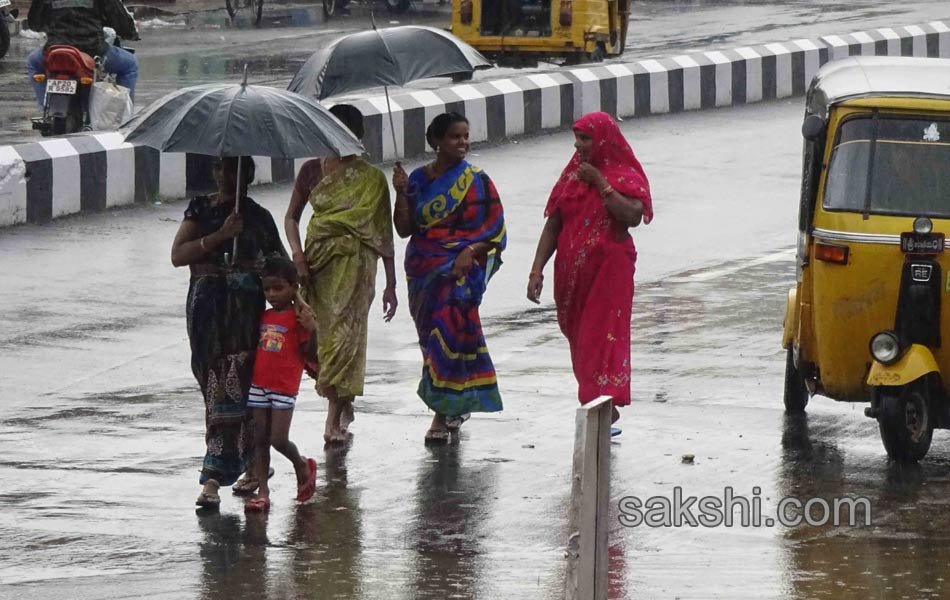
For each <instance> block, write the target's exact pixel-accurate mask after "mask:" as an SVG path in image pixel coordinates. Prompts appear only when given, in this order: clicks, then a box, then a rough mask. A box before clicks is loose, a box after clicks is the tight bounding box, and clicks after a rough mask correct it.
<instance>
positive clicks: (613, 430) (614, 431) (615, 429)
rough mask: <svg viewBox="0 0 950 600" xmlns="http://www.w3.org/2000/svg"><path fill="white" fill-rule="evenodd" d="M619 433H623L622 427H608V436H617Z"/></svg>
mask: <svg viewBox="0 0 950 600" xmlns="http://www.w3.org/2000/svg"><path fill="white" fill-rule="evenodd" d="M621 433H623V429H620V428H619V427H611V428H610V437H617V436H618V435H620V434H621Z"/></svg>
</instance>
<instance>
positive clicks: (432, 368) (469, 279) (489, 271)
mask: <svg viewBox="0 0 950 600" xmlns="http://www.w3.org/2000/svg"><path fill="white" fill-rule="evenodd" d="M408 197H409V207H410V210H411V211H412V213H413V217H414V219H415V224H416V232H415V233H414V234H413V235H412V237H411V239H410V240H409V245H408V247H407V248H406V279H407V280H408V285H409V310H410V311H411V312H412V318H413V320H414V321H415V323H416V331H417V332H418V334H419V345H420V346H421V348H422V357H423V366H422V379H421V381H420V382H419V390H418V393H419V397H420V398H422V400H423V401H424V402H425V403H426V405H428V406H429V408H431V409H432V410H434V411H435V412H437V413H439V414H441V415H446V416H458V415H462V414H465V413H471V412H494V411H499V410H501V408H502V406H501V395H500V394H499V392H498V381H497V379H496V377H495V367H494V365H493V364H492V361H491V356H489V354H488V348H487V347H486V346H485V336H484V335H483V334H482V324H481V318H480V317H479V315H478V307H479V305H480V304H481V302H482V296H483V295H484V293H485V288H486V287H487V285H488V280H489V279H491V277H492V275H494V274H495V272H496V271H497V270H498V268H499V267H500V266H501V252H502V250H504V248H505V244H506V242H507V236H506V234H505V219H504V212H503V210H502V206H501V200H500V199H499V198H498V192H497V191H496V190H495V185H494V184H493V183H492V181H491V179H489V178H488V175H486V174H485V173H484V172H483V171H482V170H481V169H478V168H477V167H474V166H472V165H471V164H469V163H467V162H465V161H462V162H461V163H460V164H459V165H457V166H456V167H455V168H453V169H451V170H449V171H448V172H446V173H444V174H443V175H442V176H440V177H438V178H436V179H433V180H430V179H429V178H428V177H427V175H426V173H425V171H424V169H422V168H419V169H416V170H415V171H413V172H412V174H411V175H410V176H409V191H408ZM477 242H487V243H490V244H494V245H495V249H494V250H492V251H490V252H489V253H488V254H487V256H486V257H484V258H480V259H478V260H477V261H476V262H475V264H474V265H473V266H472V270H471V271H470V272H469V274H468V275H467V276H466V277H462V278H460V279H456V278H454V277H452V268H453V266H454V263H455V259H456V257H458V255H459V253H460V252H461V251H462V250H463V249H464V248H465V247H467V246H468V245H470V244H475V243H477Z"/></svg>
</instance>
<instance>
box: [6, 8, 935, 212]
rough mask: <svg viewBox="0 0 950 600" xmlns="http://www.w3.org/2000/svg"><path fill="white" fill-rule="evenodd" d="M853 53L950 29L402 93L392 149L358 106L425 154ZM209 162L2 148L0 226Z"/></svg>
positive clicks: (718, 100)
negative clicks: (452, 116) (436, 136)
mask: <svg viewBox="0 0 950 600" xmlns="http://www.w3.org/2000/svg"><path fill="white" fill-rule="evenodd" d="M854 55H863V56H875V55H876V56H919V57H944V58H945V57H950V27H948V26H947V25H946V24H945V23H944V22H942V21H934V22H931V23H927V24H924V25H910V26H906V27H895V28H884V29H875V30H871V31H866V32H857V33H851V34H847V35H829V36H824V37H821V38H817V39H802V40H794V41H791V42H784V43H773V44H765V45H762V46H750V47H743V48H735V49H730V50H722V51H711V52H703V53H700V54H691V55H682V56H673V57H669V58H660V59H650V60H642V61H635V62H629V63H615V64H608V65H597V66H594V65H592V66H588V67H583V68H574V69H567V70H563V71H559V72H554V73H542V74H532V75H527V76H524V77H516V78H512V79H500V80H494V81H486V82H479V83H472V84H462V85H455V86H451V87H446V88H444V89H438V90H425V91H415V92H409V93H405V94H398V95H395V96H393V97H392V99H391V104H392V109H393V120H394V126H395V127H394V128H395V134H396V146H395V147H393V140H392V134H391V131H390V124H389V119H388V116H387V113H386V101H385V98H383V97H375V98H370V99H367V100H359V101H356V102H354V103H353V104H355V105H356V106H357V107H359V108H360V110H361V111H362V112H363V114H364V115H365V117H366V122H365V127H366V136H365V137H364V144H365V146H366V149H367V152H368V154H369V156H370V158H371V159H372V160H373V161H374V162H381V161H386V160H392V159H394V158H396V157H397V156H401V157H414V156H419V155H421V154H424V153H425V152H426V149H427V148H426V142H425V128H426V125H427V124H428V122H429V121H430V120H431V119H432V118H433V117H434V116H435V115H437V114H439V113H441V112H445V111H455V112H459V113H462V114H464V115H465V116H466V117H468V119H469V121H470V123H471V136H472V141H473V142H475V143H478V142H489V143H496V142H501V141H504V140H505V139H510V138H516V137H521V136H524V135H532V134H537V133H541V132H544V131H553V130H559V129H563V128H567V127H570V126H571V124H572V123H573V122H574V121H575V120H576V119H577V118H578V117H580V116H581V115H582V114H585V113H587V112H591V111H595V110H602V111H605V112H608V113H611V114H614V115H616V116H618V117H621V118H636V117H641V116H646V115H653V114H664V113H675V112H682V111H687V110H701V109H707V108H716V107H725V106H737V105H741V104H749V103H753V102H760V101H765V100H774V99H778V98H788V97H793V96H801V95H804V93H805V91H806V90H807V86H808V84H809V82H810V81H811V79H812V77H813V76H814V74H815V72H817V70H818V69H819V67H821V66H822V65H823V64H825V63H827V62H829V61H831V60H835V59H839V58H844V57H847V56H854ZM208 161H209V159H208V157H202V156H198V155H180V154H161V153H159V152H157V151H155V150H151V149H149V148H144V147H135V146H132V145H129V144H125V143H123V142H122V140H121V136H119V134H116V133H105V134H94V135H76V136H69V137H64V138H59V139H51V140H46V141H42V142H36V143H29V144H19V145H15V146H0V226H6V225H14V224H18V223H24V222H26V223H43V222H46V221H48V220H50V219H53V218H56V217H59V216H64V215H68V214H75V213H85V212H94V211H101V210H104V209H107V208H111V207H114V206H122V205H127V204H133V203H136V202H146V201H151V200H154V199H155V198H158V197H161V198H173V199H180V198H185V197H188V196H190V195H192V194H194V193H198V192H203V191H207V190H208V189H209V188H210V187H211V180H210V168H209V164H208ZM256 162H257V164H258V183H270V182H287V181H291V180H292V179H293V176H294V174H295V173H296V171H297V170H298V169H299V167H300V164H301V163H302V161H299V160H298V161H289V160H278V159H269V158H267V159H257V160H256Z"/></svg>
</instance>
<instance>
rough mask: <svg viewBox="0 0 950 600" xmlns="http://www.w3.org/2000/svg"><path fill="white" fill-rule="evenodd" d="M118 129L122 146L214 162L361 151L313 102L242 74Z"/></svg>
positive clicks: (160, 104)
mask: <svg viewBox="0 0 950 600" xmlns="http://www.w3.org/2000/svg"><path fill="white" fill-rule="evenodd" d="M122 130H123V132H124V133H125V141H126V142H132V143H136V144H141V145H145V146H150V147H152V148H156V149H158V150H161V151H163V152H189V153H192V154H207V155H211V156H219V157H226V156H237V157H241V156H245V155H256V156H269V157H273V158H304V157H311V156H326V155H330V154H335V155H337V156H349V155H352V154H362V153H363V152H364V151H365V150H364V149H363V145H362V144H361V143H360V141H359V140H358V139H357V138H356V136H354V135H353V133H352V132H351V131H350V130H349V129H348V128H347V127H346V126H345V125H343V123H341V122H340V121H339V120H337V118H336V117H334V116H333V114H332V113H331V112H330V111H328V110H327V109H325V108H324V107H323V106H321V105H320V104H319V103H318V102H316V101H315V100H312V99H310V98H307V97H305V96H301V95H300V94H295V93H293V92H289V91H284V90H278V89H275V88H270V87H264V86H256V85H247V73H246V72H245V75H244V83H242V84H211V85H198V86H194V87H189V88H184V89H181V90H178V91H177V92H172V93H171V94H168V95H167V96H165V97H164V98H161V99H159V100H157V101H156V102H155V103H153V104H152V105H151V106H150V107H148V108H147V109H145V110H144V111H142V112H141V113H139V114H138V115H136V116H135V117H134V118H133V119H132V120H131V121H129V122H128V123H126V124H125V125H123V127H122ZM241 162H242V161H241V160H240V159H239V160H238V173H237V180H238V181H241V180H242V172H241V171H242V165H241ZM239 189H240V186H239ZM240 204H241V203H240V199H238V201H236V202H235V203H234V210H235V212H238V211H239V210H240ZM234 251H235V253H236V252H237V239H235V240H234Z"/></svg>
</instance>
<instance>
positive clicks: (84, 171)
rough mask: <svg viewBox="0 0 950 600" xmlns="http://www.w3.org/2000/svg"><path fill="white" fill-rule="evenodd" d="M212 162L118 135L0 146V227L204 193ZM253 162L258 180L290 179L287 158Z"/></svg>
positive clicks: (209, 186) (209, 187) (210, 187)
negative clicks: (156, 148) (124, 139)
mask: <svg viewBox="0 0 950 600" xmlns="http://www.w3.org/2000/svg"><path fill="white" fill-rule="evenodd" d="M211 160H212V158H211V157H208V156H202V155H193V154H163V153H161V152H159V151H157V150H154V149H152V148H147V147H145V146H135V145H132V144H127V143H125V142H124V141H122V135H121V134H119V133H100V134H92V135H73V136H67V137H62V138H56V139H51V140H44V141H42V142H36V143H30V144H18V145H16V146H0V226H4V225H13V224H16V223H44V222H46V221H49V220H50V219H55V218H57V217H61V216H63V215H70V214H76V213H87V212H97V211H102V210H105V209H107V208H112V207H116V206H124V205H128V204H133V203H135V202H148V201H151V200H154V199H157V198H175V199H178V198H186V197H189V196H193V195H195V194H201V193H207V192H210V191H213V190H214V187H215V185H214V181H213V180H212V176H211ZM254 162H255V164H256V166H257V169H256V178H255V183H257V184H262V183H271V182H272V181H289V180H292V179H293V177H294V175H295V173H296V171H295V168H294V161H290V160H281V159H272V158H262V157H255V159H254Z"/></svg>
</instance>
